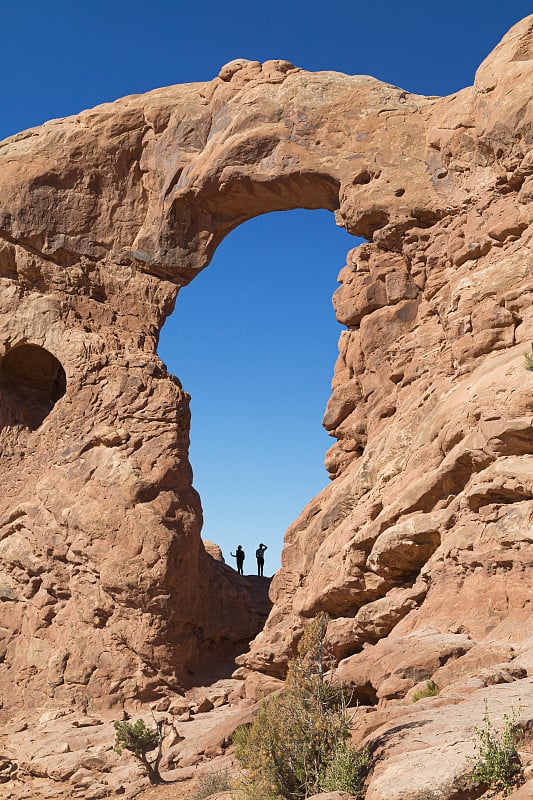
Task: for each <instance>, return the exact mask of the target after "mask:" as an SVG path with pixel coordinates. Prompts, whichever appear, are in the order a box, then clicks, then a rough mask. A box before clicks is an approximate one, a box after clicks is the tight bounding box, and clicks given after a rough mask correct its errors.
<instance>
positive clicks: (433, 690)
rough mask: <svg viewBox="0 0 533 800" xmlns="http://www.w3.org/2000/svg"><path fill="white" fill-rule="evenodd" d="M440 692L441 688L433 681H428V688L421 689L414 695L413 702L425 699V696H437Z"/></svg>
mask: <svg viewBox="0 0 533 800" xmlns="http://www.w3.org/2000/svg"><path fill="white" fill-rule="evenodd" d="M439 693H440V689H439V687H438V686H437V684H436V683H434V682H433V681H426V688H425V689H419V690H418V692H415V693H414V695H413V703H417V702H418V701H419V700H423V699H424V697H436V696H437V695H438V694H439Z"/></svg>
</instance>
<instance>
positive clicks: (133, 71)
mask: <svg viewBox="0 0 533 800" xmlns="http://www.w3.org/2000/svg"><path fill="white" fill-rule="evenodd" d="M530 13H533V3H532V2H530V1H529V2H525V1H523V0H507V2H502V1H501V0H500V1H499V2H495V1H494V0H485V2H482V0H471V1H470V2H469V1H468V0H462V2H458V1H457V0H449V2H447V3H444V4H442V3H432V2H429V1H428V0H426V1H425V2H421V0H415V1H414V2H409V0H404V2H398V0H385V1H384V2H373V3H369V2H368V0H366V2H364V3H363V2H358V0H351V2H345V1H344V0H337V2H336V3H324V2H320V3H319V2H316V0H307V1H306V2H291V0H284V2H282V1H281V0H271V1H270V2H268V3H266V2H263V3H253V2H250V0H248V3H244V2H238V3H237V2H232V0H226V2H224V3H215V2H213V1H212V0H208V1H207V2H191V0H188V2H176V1H175V2H163V0H151V2H144V1H143V0H129V2H127V3H126V2H119V1H118V0H107V1H106V2H104V1H103V0H93V2H76V1H75V0H74V2H72V0H71V2H60V0H48V2H44V1H43V0H18V2H16V3H13V2H7V0H3V2H2V3H1V14H2V16H1V28H0V65H1V72H2V81H1V106H0V139H2V138H4V137H6V136H9V135H11V134H13V133H16V132H17V131H20V130H23V129H24V128H28V127H31V126H33V125H39V124H40V123H42V122H44V121H45V120H47V119H51V118H54V117H62V116H67V115H69V114H75V113H77V112H78V111H81V110H82V109H84V108H89V107H91V106H94V105H97V104H98V103H101V102H106V101H109V100H114V99H116V98H117V97H121V96H123V95H127V94H135V93H140V92H145V91H148V90H150V89H153V88H156V87H158V86H165V85H170V84H174V83H188V82H193V81H204V80H210V79H211V78H213V77H214V76H215V75H216V74H217V73H218V71H219V69H220V67H221V66H222V65H223V64H225V63H227V62H228V61H231V60H232V59H233V58H237V57H245V58H251V59H257V60H260V61H264V60H267V59H270V58H285V59H288V60H290V61H292V62H293V63H294V64H296V65H297V66H300V67H304V68H306V69H309V70H325V69H331V70H336V71H340V72H346V73H349V74H369V75H373V76H374V77H376V78H379V79H381V80H384V81H388V82H390V83H394V84H396V85H398V86H401V87H402V88H404V89H407V90H409V91H411V92H417V93H420V94H431V95H435V94H436V95H440V94H450V93H452V92H454V91H456V90H458V89H461V88H463V87H464V86H468V85H470V84H471V83H472V81H473V77H474V72H475V69H476V68H477V66H478V65H479V63H480V62H481V61H482V60H483V58H484V57H485V56H486V55H487V54H488V53H489V52H490V51H491V50H492V49H493V47H494V46H495V45H496V44H497V43H498V41H499V40H500V39H501V38H502V36H503V35H504V34H505V33H506V31H507V30H508V29H509V28H510V27H511V25H513V24H514V23H515V22H516V21H518V20H519V19H521V18H522V17H524V16H526V15H527V14H530ZM356 243H357V242H356V241H355V240H354V239H352V238H351V237H349V236H348V235H347V234H346V233H345V232H344V231H342V230H339V229H338V228H337V227H336V226H335V222H334V218H333V215H331V214H330V213H328V212H325V211H316V212H309V211H294V212H285V213H282V214H269V215H266V216H264V217H260V218H258V219H255V220H251V221H249V222H247V223H245V224H244V225H242V226H241V227H240V228H238V229H237V230H235V231H233V232H232V233H231V234H230V236H229V237H228V238H227V239H226V240H225V241H224V242H223V243H222V244H221V246H220V247H219V250H218V251H217V253H216V254H215V257H214V259H213V261H212V263H211V265H210V266H209V268H208V269H207V270H205V271H204V272H203V273H202V274H201V275H200V276H198V278H196V279H195V281H194V282H193V284H191V286H189V287H187V288H185V289H184V290H182V292H181V293H180V296H179V298H178V302H177V304H176V310H175V312H174V314H173V315H172V317H171V318H170V319H169V320H168V321H167V323H166V324H165V327H164V330H163V334H162V338H161V344H160V350H159V352H160V355H161V357H162V358H163V360H164V361H165V362H166V363H167V365H168V367H169V369H171V370H172V371H173V372H174V373H175V374H176V375H178V376H179V378H180V379H181V380H182V382H183V385H184V387H185V389H187V391H189V392H190V393H191V395H192V402H191V409H192V414H193V422H192V430H191V439H192V444H191V462H192V465H193V469H194V474H195V485H196V487H197V488H198V490H199V491H200V494H201V496H202V502H203V506H204V515H205V528H204V534H203V535H204V536H205V537H206V538H208V539H212V540H214V541H217V542H218V543H219V544H220V545H221V547H222V549H223V551H224V554H225V556H226V557H227V560H228V561H230V563H231V562H232V559H231V558H230V556H229V552H230V550H233V551H234V548H235V546H236V545H237V544H242V545H243V547H244V549H245V550H246V552H247V556H248V557H247V561H246V562H245V572H246V571H247V570H248V571H253V562H254V559H253V553H254V551H255V548H256V546H257V543H258V542H259V541H264V542H265V543H266V544H267V545H268V546H269V550H268V551H267V553H266V562H265V573H266V574H271V573H272V572H273V571H274V570H275V569H277V567H278V566H279V554H280V550H281V544H282V537H283V533H284V530H285V528H286V527H287V526H288V525H289V523H290V522H291V521H292V520H293V519H294V518H295V517H296V516H297V515H298V513H299V511H300V510H301V509H302V508H303V506H304V505H305V503H306V502H307V500H309V499H310V498H311V497H312V496H313V495H314V494H316V493H317V492H318V491H319V490H320V489H321V488H322V487H323V486H324V485H326V483H327V480H328V478H327V474H326V472H325V470H324V467H323V457H324V453H325V451H326V449H327V448H328V447H329V446H330V445H331V444H332V443H333V440H332V439H330V438H329V437H327V436H326V434H325V432H324V431H323V430H322V428H321V424H320V423H321V418H322V414H323V410H324V406H325V404H326V402H327V398H328V396H329V387H330V381H331V375H332V372H333V364H334V362H335V358H336V342H337V339H338V336H339V333H340V330H341V327H340V326H339V325H338V324H337V323H336V321H335V318H334V314H333V311H332V308H331V295H332V293H333V291H334V290H335V288H336V276H337V273H338V271H339V269H340V268H341V267H342V266H343V264H344V257H345V254H346V252H347V250H348V249H349V248H350V247H353V246H354V245H355V244H356Z"/></svg>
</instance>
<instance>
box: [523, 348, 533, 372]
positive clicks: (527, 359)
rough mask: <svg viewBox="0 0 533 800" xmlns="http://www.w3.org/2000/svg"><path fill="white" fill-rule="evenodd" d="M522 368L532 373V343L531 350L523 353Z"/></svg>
mask: <svg viewBox="0 0 533 800" xmlns="http://www.w3.org/2000/svg"><path fill="white" fill-rule="evenodd" d="M524 367H525V368H526V369H528V370H529V371H530V372H533V342H531V350H526V352H525V353H524Z"/></svg>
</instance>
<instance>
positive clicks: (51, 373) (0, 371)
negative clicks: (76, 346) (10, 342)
mask: <svg viewBox="0 0 533 800" xmlns="http://www.w3.org/2000/svg"><path fill="white" fill-rule="evenodd" d="M66 388H67V379H66V375H65V370H64V369H63V367H62V365H61V363H60V361H58V359H57V358H56V357H55V356H54V355H52V353H50V352H49V351H48V350H45V349H44V347H39V346H38V345H34V344H22V345H19V346H18V347H14V348H13V349H12V350H9V351H8V352H7V353H6V355H5V356H4V358H3V359H2V362H1V363H0V424H1V425H2V426H13V425H21V426H23V427H26V428H29V429H30V430H36V429H37V428H38V427H39V426H40V425H41V424H42V422H43V420H44V419H45V418H46V417H47V416H48V414H49V413H50V412H51V411H52V409H53V407H54V406H55V404H56V403H57V401H58V400H59V399H60V398H61V397H63V395H64V394H65V392H66Z"/></svg>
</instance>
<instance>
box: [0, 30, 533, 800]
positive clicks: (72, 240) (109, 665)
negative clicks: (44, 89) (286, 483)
mask: <svg viewBox="0 0 533 800" xmlns="http://www.w3.org/2000/svg"><path fill="white" fill-rule="evenodd" d="M532 43H533V17H528V18H527V19H525V20H523V21H522V22H520V23H519V24H517V25H516V26H515V27H514V28H513V29H512V30H511V31H510V32H509V34H508V35H507V36H506V37H505V38H504V40H503V41H502V43H501V44H500V45H499V46H498V47H497V48H496V50H495V51H494V52H493V53H492V54H491V55H490V56H489V57H488V58H487V60H486V61H485V62H484V63H483V64H482V65H481V67H480V69H479V70H478V73H477V75H476V80H475V84H474V86H473V87H470V88H466V89H464V90H463V91H461V92H458V93H457V94H455V95H453V96H450V97H446V98H435V97H420V96H416V95H411V94H409V93H407V92H405V91H403V90H401V89H399V88H397V87H394V86H390V85H387V84H383V83H381V82H379V81H377V80H374V79H373V78H369V77H366V76H355V77H349V76H346V75H341V74H338V73H329V72H324V73H317V74H309V73H306V72H304V71H303V70H300V69H298V68H296V67H294V66H293V65H292V64H290V63H289V62H286V61H269V62H265V63H264V64H260V63H259V62H252V61H246V60H242V59H241V60H236V61H234V62H231V64H229V65H226V66H225V67H224V68H223V69H222V70H221V72H220V75H219V77H218V78H216V79H215V80H213V81H211V82H210V83H206V84H191V85H187V86H177V87H170V88H167V89H161V90H157V91H155V92H151V93H149V94H147V95H143V96H134V97H129V98H125V99H123V100H119V101H117V102H116V103H113V104H109V105H105V106H101V107H98V108H96V109H93V110H91V111H86V112H83V113H82V114H79V115H78V116H76V117H72V118H69V119H66V120H58V121H53V122H50V123H47V124H46V125H44V126H42V127H41V128H38V129H34V130H31V131H26V132H24V133H22V134H19V135H18V136H15V137H12V138H11V139H8V140H6V141H5V142H3V143H1V144H0V299H1V306H0V309H1V313H0V356H1V357H2V358H3V360H2V362H1V364H0V388H1V390H2V404H1V408H0V414H1V420H0V421H1V422H2V427H1V430H0V444H1V447H2V486H3V493H2V498H1V501H0V512H1V514H2V516H1V519H0V560H1V561H0V563H1V567H2V571H1V577H0V599H1V605H0V659H1V662H2V663H1V666H0V687H2V689H3V691H4V694H5V696H7V695H8V694H9V695H10V699H11V702H13V703H14V704H16V703H17V702H19V700H20V698H22V697H23V696H24V697H25V702H27V703H32V704H36V703H44V702H46V701H47V699H51V700H53V701H54V702H58V701H59V702H71V701H74V702H82V703H83V698H87V697H89V698H93V699H94V698H100V700H101V702H102V703H108V704H113V703H123V702H125V701H127V700H129V699H131V698H143V697H147V696H150V695H157V693H158V692H160V691H161V689H162V687H164V686H170V687H178V686H179V685H184V684H185V683H187V682H190V681H191V680H194V678H191V675H192V674H194V672H195V671H198V670H200V669H203V668H205V667H206V666H207V665H206V663H205V661H206V657H207V658H212V657H213V656H214V657H219V656H220V654H221V653H222V652H223V651H224V647H225V646H226V651H225V652H226V654H230V653H231V652H232V651H234V650H235V648H236V647H237V645H238V643H241V644H242V645H243V646H244V643H245V642H246V640H247V639H248V638H249V636H250V635H251V634H252V633H253V631H254V630H257V626H258V621H259V620H260V618H261V614H262V613H263V612H264V607H263V606H262V605H261V598H257V595H256V592H254V589H253V586H252V584H246V583H236V581H235V579H234V577H233V573H232V571H231V570H230V569H229V568H228V567H226V566H225V565H224V564H222V563H221V562H220V561H218V559H217V557H216V555H215V557H212V556H211V557H210V556H209V555H208V554H207V553H206V551H205V549H204V548H203V546H202V544H201V540H200V527H201V507H200V501H199V498H198V496H197V494H196V492H195V491H194V489H193V488H192V475H191V470H190V467H189V463H188V456H187V448H188V430H189V412H188V396H187V395H186V393H185V392H184V391H183V389H182V388H181V386H180V384H179V382H178V381H177V380H176V379H175V378H173V377H172V376H171V375H169V374H168V373H167V371H166V369H165V367H164V365H163V364H162V363H161V362H160V361H159V359H158V358H157V355H156V346H157V338H158V334H159V331H160V329H161V326H162V324H163V321H164V319H165V317H166V316H167V315H168V314H169V313H170V312H171V310H172V308H173V304H174V301H175V297H176V294H177V291H178V290H179V288H180V287H181V286H183V285H185V284H186V283H188V282H189V281H190V280H192V279H193V278H194V276H195V275H196V274H197V273H198V272H199V271H200V270H201V269H203V268H204V267H205V266H206V265H207V264H208V262H209V260H210V258H211V256H212V254H213V252H214V250H215V248H216V246H217V245H218V244H219V243H220V241H221V240H222V238H223V237H224V236H225V235H226V234H227V233H228V232H229V231H231V230H232V229H233V228H234V227H236V226H237V225H239V224H240V223H242V222H244V221H245V220H247V219H249V218H251V217H253V216H255V215H257V214H261V213H265V212H268V211H274V210H277V211H279V210H286V209H291V208H296V207H304V208H326V209H329V210H331V211H334V212H335V214H336V217H337V221H338V223H339V224H340V225H343V226H344V227H345V228H346V229H347V230H348V231H349V232H350V233H352V234H354V235H357V236H362V237H364V238H366V239H367V243H365V244H363V245H362V246H361V247H358V248H355V249H354V250H352V251H351V252H350V253H349V254H348V258H347V264H346V266H345V267H344V268H343V269H342V270H341V273H340V275H339V282H340V288H339V289H338V291H337V292H336V293H335V296H334V306H335V311H336V314H337V317H338V319H339V322H340V323H342V324H343V325H344V326H345V327H346V330H344V331H343V332H342V334H341V336H340V342H339V357H338V361H337V364H336V367H335V374H334V378H333V391H332V396H331V399H330V401H329V403H328V407H327V409H326V413H325V418H324V425H325V427H326V428H327V430H328V431H329V432H330V433H331V435H332V436H333V438H334V439H335V440H336V443H335V444H334V445H333V447H332V448H331V450H330V451H329V452H328V454H327V457H326V466H327V468H328V470H329V471H330V473H331V476H332V478H334V480H333V481H332V482H331V484H330V485H329V486H328V487H327V488H325V489H324V490H323V492H322V493H321V494H319V495H318V496H317V497H315V498H314V499H313V500H312V501H311V503H310V504H309V505H308V507H307V508H306V509H304V511H303V512H302V514H301V516H300V517H299V518H298V520H296V522H295V523H294V524H293V525H292V526H291V527H290V528H289V530H288V531H287V534H286V539H285V546H284V551H283V566H282V569H281V571H280V572H279V573H278V574H277V575H276V577H275V579H274V581H273V584H272V589H271V598H272V600H273V602H274V607H273V609H272V612H271V614H270V616H269V619H268V622H267V625H266V627H265V630H264V631H263V632H262V633H261V634H260V635H259V636H258V637H257V638H256V639H255V641H254V642H253V644H252V647H251V649H250V651H249V652H248V653H247V654H246V655H245V656H243V657H241V658H240V661H239V663H240V664H241V669H240V671H239V674H240V676H241V677H242V676H246V675H247V674H250V672H251V671H252V672H253V671H255V673H257V672H258V671H259V672H263V673H266V674H267V675H270V676H273V677H280V676H283V674H284V670H285V667H286V662H287V658H288V657H289V656H290V654H291V652H292V651H293V649H294V646H295V643H296V641H297V639H298V637H299V635H300V633H301V630H302V627H303V625H304V624H305V620H306V619H307V618H309V617H310V616H312V615H313V614H315V613H316V612H317V611H320V610H324V611H327V612H328V613H329V614H330V615H331V617H332V621H331V624H330V632H331V636H332V640H333V643H334V647H335V648H336V652H337V654H338V655H339V657H341V658H343V659H344V661H343V662H342V665H341V669H342V671H343V674H344V675H345V676H346V678H347V680H349V681H350V683H351V685H352V686H353V688H354V693H355V695H356V696H359V697H360V699H361V701H362V702H365V703H368V704H369V705H372V704H376V703H377V704H379V708H380V709H382V710H383V712H382V711H380V713H383V715H384V716H383V717H382V718H380V719H382V720H383V726H385V727H386V725H387V722H386V712H387V710H390V709H393V710H394V708H395V707H396V706H397V705H398V704H399V703H402V702H404V700H405V698H408V697H410V694H409V693H410V692H411V693H412V692H413V690H414V689H415V687H416V686H417V684H419V683H420V682H421V681H424V680H425V679H429V678H433V679H435V680H437V681H438V680H440V681H441V682H442V683H443V685H445V684H446V682H449V683H450V684H451V683H453V681H454V680H456V679H457V676H458V675H462V676H463V677H464V675H466V674H470V673H469V670H470V669H474V667H473V666H472V665H474V664H475V665H476V667H475V668H476V669H477V668H478V666H480V668H483V665H484V664H485V665H493V664H494V663H495V659H496V661H497V662H498V664H500V665H501V664H503V666H501V668H499V670H496V672H495V673H494V674H493V673H492V672H491V675H492V677H490V676H489V677H487V676H486V675H485V677H483V678H482V679H481V678H480V680H482V685H483V680H485V681H488V682H490V681H493V682H496V683H498V682H499V681H500V679H501V681H502V682H506V681H507V678H505V676H510V678H509V680H521V675H523V673H520V674H518V673H517V672H516V669H515V668H514V667H513V664H514V665H515V666H516V663H518V662H517V659H518V660H519V659H520V658H522V659H524V653H526V652H528V651H531V648H532V647H533V640H532V636H533V634H532V630H531V624H530V623H531V600H532V598H531V580H532V575H533V543H532V534H531V531H532V527H531V519H532V515H533V479H532V466H533V465H532V458H533V373H532V372H529V371H527V370H526V369H525V366H524V359H523V353H524V351H525V350H526V348H528V347H529V343H530V341H531V340H532V339H533V311H532V300H533V270H532V246H533V245H532V237H533V225H532V222H533V150H532V139H533V125H532V121H533V118H532V108H531V86H532V85H533V49H532V47H533V45H532ZM23 348H25V349H23ZM211 552H214V551H212V548H211ZM224 643H226V644H224ZM506 648H507V649H506ZM495 652H496V653H497V656H496V655H495ZM468 659H470V660H468ZM455 662H456V663H457V665H458V666H457V669H458V671H457V672H454V668H453V666H452V665H453V664H454V663H455ZM520 663H523V664H528V663H529V662H528V661H527V659H526V660H525V661H522V662H520ZM459 665H462V666H459ZM469 665H470V666H469ZM488 668H489V667H488V666H487V669H488ZM490 668H491V669H492V666H491V667H490ZM521 669H522V667H521ZM523 669H524V670H525V675H528V674H530V671H529V667H528V666H527V665H526V666H524V667H523ZM461 670H463V671H462V672H461ZM519 672H520V670H519ZM496 673H497V674H496ZM494 675H496V677H494ZM502 676H503V677H502ZM528 680H529V681H530V679H528ZM254 681H255V683H254ZM256 683H257V677H253V678H251V679H250V686H249V694H250V695H254V696H255V689H254V687H255V684H256ZM14 685H16V686H17V687H18V689H20V693H19V692H18V691H17V693H13V686H14ZM476 685H477V686H478V688H479V684H476ZM465 691H466V690H465ZM511 694H512V697H513V698H514V697H515V693H509V696H510V697H511ZM528 696H530V695H528ZM80 698H81V701H80ZM369 713H370V712H369ZM390 713H391V715H392V716H390V717H389V718H388V719H389V721H390V724H392V719H393V717H394V714H395V713H396V712H394V711H390ZM380 724H381V723H380ZM369 735H370V734H369ZM435 735H437V734H435ZM391 747H392V745H391ZM451 747H452V745H451ZM452 749H453V747H452ZM467 749H468V748H466V749H465V748H464V747H463V746H462V745H461V746H459V750H460V752H459V751H458V753H456V755H455V756H453V758H452V762H453V764H457V763H459V762H458V761H457V759H459V760H461V759H463V761H461V763H462V764H463V766H464V756H465V753H466V750H467ZM392 752H393V753H394V748H393V750H392ZM402 753H403V751H402V750H401V749H400V750H397V752H396V755H394V757H393V758H392V760H391V762H390V764H391V765H392V766H390V774H389V777H387V775H388V773H387V769H389V768H388V767H387V766H386V764H385V765H384V766H381V767H380V770H379V773H378V774H377V777H376V780H375V782H374V784H373V788H371V790H370V794H369V797H372V798H376V800H378V799H379V800H382V798H383V799H384V798H387V800H392V799H393V798H396V796H399V795H398V792H400V794H401V792H403V791H404V789H401V790H400V789H397V790H396V789H391V786H393V785H394V781H397V778H395V777H394V775H395V774H396V773H395V772H394V763H395V762H394V758H396V759H399V761H398V763H400V762H401V759H402V758H403V755H402ZM417 758H418V757H415V756H413V759H414V761H416V759H417ZM454 758H455V761H454V760H453V759H454ZM414 761H413V763H414ZM402 763H403V762H402ZM420 763H422V762H420ZM424 763H425V762H424ZM453 764H452V766H451V767H450V766H449V764H448V762H446V764H445V763H444V762H443V765H442V767H443V772H442V776H441V777H442V781H441V783H442V786H445V785H446V786H447V785H448V783H447V782H449V781H450V780H451V781H452V782H453V780H454V777H453V776H454V775H456V774H458V773H457V770H455V772H454V769H455V767H453ZM424 769H425V768H424ZM424 769H422V773H421V774H423V773H424ZM420 780H421V781H422V783H421V784H420V787H419V789H417V791H418V792H419V793H418V795H415V794H413V795H412V796H413V798H414V797H415V796H416V797H422V796H425V795H424V794H423V793H424V792H425V791H427V790H428V787H427V785H423V780H422V779H420ZM439 780H440V779H439ZM450 785H451V784H450ZM439 786H440V784H439ZM394 791H396V794H394ZM413 791H414V790H413ZM439 791H440V789H439ZM442 791H444V789H443V790H442ZM401 796H402V797H407V795H405V794H402V795H401ZM409 796H410V797H411V795H409ZM443 796H444V795H443ZM446 796H447V795H446Z"/></svg>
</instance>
